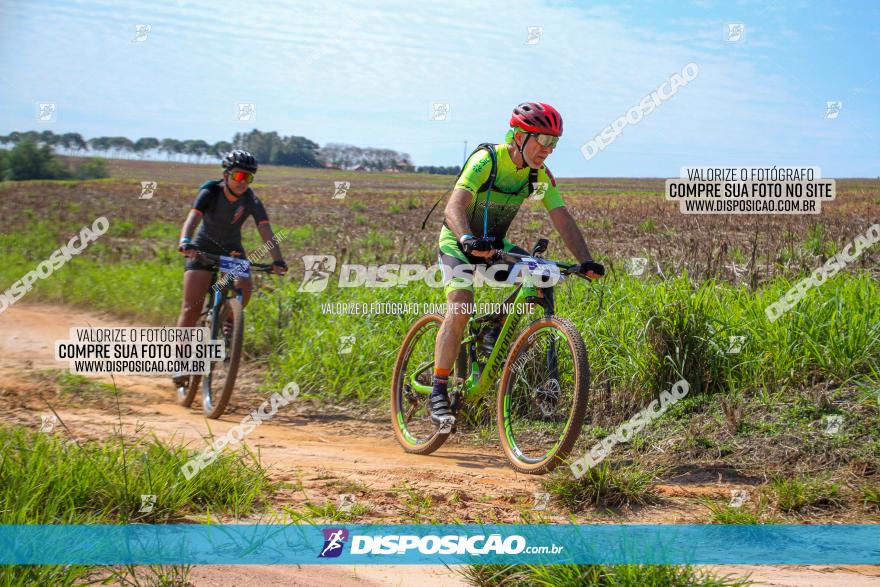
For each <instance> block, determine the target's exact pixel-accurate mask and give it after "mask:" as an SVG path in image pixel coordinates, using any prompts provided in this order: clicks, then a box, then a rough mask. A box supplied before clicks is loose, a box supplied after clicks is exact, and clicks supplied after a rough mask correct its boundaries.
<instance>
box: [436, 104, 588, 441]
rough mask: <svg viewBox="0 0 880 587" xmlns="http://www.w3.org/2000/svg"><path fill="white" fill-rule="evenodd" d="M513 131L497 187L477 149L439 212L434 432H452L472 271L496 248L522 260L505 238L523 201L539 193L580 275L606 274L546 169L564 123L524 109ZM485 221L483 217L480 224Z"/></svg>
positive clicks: (534, 108)
mask: <svg viewBox="0 0 880 587" xmlns="http://www.w3.org/2000/svg"><path fill="white" fill-rule="evenodd" d="M510 127H511V128H510V130H509V131H508V132H507V137H506V142H505V144H501V145H495V154H496V159H497V161H496V166H495V178H494V181H489V178H490V175H491V172H492V168H493V165H492V155H491V153H490V152H489V151H488V150H486V149H479V150H477V151H476V152H474V154H472V155H471V157H470V158H469V159H468V161H467V163H466V164H465V166H464V169H463V170H462V173H461V175H460V176H459V178H458V181H457V182H456V184H455V188H454V189H453V192H452V195H451V196H450V198H449V201H448V203H447V205H446V209H445V211H444V213H445V220H444V222H443V229H442V230H441V232H440V252H439V259H440V264H441V268H442V269H443V276H444V283H445V289H444V292H445V294H446V301H447V311H446V315H445V317H444V319H443V324H442V325H441V326H440V330H439V332H438V334H437V340H436V343H435V347H434V378H433V391H432V392H431V398H430V409H431V419H432V420H433V422H434V424H435V426H437V427H438V429H444V430H446V429H449V428H451V426H452V425H454V423H455V416H454V414H453V411H452V407H451V406H450V404H449V396H448V394H447V383H448V379H449V373H450V371H451V369H452V364H453V362H454V361H455V358H456V356H457V355H458V349H459V345H460V344H461V339H462V335H463V333H464V329H465V326H466V325H467V322H468V319H469V317H470V315H469V312H465V311H462V310H461V308H463V307H468V306H471V305H472V304H473V301H474V289H473V271H474V268H475V266H477V265H483V266H485V265H486V264H487V262H488V260H489V259H490V258H491V257H493V256H494V255H495V250H496V249H501V250H503V251H505V252H510V251H513V252H516V253H520V254H527V251H525V250H523V249H521V248H520V247H517V246H516V245H514V244H513V243H512V242H510V241H509V240H507V239H506V238H505V236H506V234H507V229H508V227H509V226H510V223H511V221H512V220H513V218H514V217H515V216H516V213H517V211H518V210H519V207H520V206H521V205H522V203H523V202H524V201H525V200H526V198H528V197H529V196H530V195H532V194H533V192H534V191H537V190H541V191H543V198H542V201H543V204H544V208H545V209H546V210H547V212H548V213H549V215H550V221H551V222H552V224H553V227H554V228H555V229H556V231H557V232H558V233H559V235H560V236H561V237H562V241H563V242H564V243H565V246H566V247H567V248H568V250H569V251H571V254H572V255H574V257H575V258H576V259H577V260H578V261H579V262H580V264H581V268H580V271H581V272H582V273H584V274H586V275H587V276H588V277H592V278H598V277H601V276H602V275H604V273H605V269H604V267H602V265H601V264H599V263H596V262H594V261H593V256H592V255H591V254H590V251H589V249H588V248H587V243H586V241H585V240H584V236H583V234H582V233H581V231H580V229H579V228H578V226H577V223H576V222H575V220H574V218H572V216H571V214H570V213H569V212H568V210H567V209H566V208H565V203H564V202H563V201H562V196H560V194H559V188H558V186H557V185H556V180H555V179H554V178H553V175H552V174H551V173H550V170H549V169H547V167H546V166H545V165H544V161H545V159H547V157H549V156H550V154H551V153H552V152H553V149H554V148H555V147H556V143H557V142H558V141H559V137H561V136H562V116H560V114H559V112H557V111H556V109H555V108H553V107H552V106H550V105H548V104H544V103H541V102H526V103H523V104H520V105H519V106H517V107H516V108H514V109H513V114H512V116H511V118H510ZM531 179H535V180H536V181H535V182H534V183H535V184H536V185H531V184H532V183H533V182H532V181H530V180H531ZM538 186H540V188H539V187H538ZM487 191H488V196H489V200H488V205H487V203H486V192H487ZM537 193H538V194H540V191H537ZM486 214H487V215H488V217H486V218H484V215H486ZM506 273H507V272H506V271H505V272H501V273H499V274H498V275H497V277H498V278H499V279H501V280H503V279H504V278H505V274H506Z"/></svg>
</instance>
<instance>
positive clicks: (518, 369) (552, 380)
mask: <svg viewBox="0 0 880 587" xmlns="http://www.w3.org/2000/svg"><path fill="white" fill-rule="evenodd" d="M508 361H510V365H511V368H510V371H511V373H510V378H509V383H508V385H507V389H506V393H505V395H504V403H503V409H504V425H505V427H504V434H505V437H506V439H507V443H508V444H509V446H510V450H511V452H512V453H513V455H514V456H515V457H516V458H517V459H518V460H520V461H522V462H524V463H528V464H535V463H540V462H542V461H545V460H546V459H547V458H549V457H552V456H553V455H554V454H555V452H556V450H557V449H558V447H559V445H560V443H561V442H562V439H563V437H564V436H565V434H566V432H567V430H568V428H569V426H570V425H571V419H572V415H573V408H574V398H575V393H576V389H577V387H576V383H577V382H576V378H575V375H576V373H575V365H576V361H575V356H574V353H573V352H572V350H571V347H570V345H569V344H568V339H567V338H566V336H565V334H564V333H563V332H562V331H560V330H559V329H558V328H555V327H553V326H545V327H542V328H540V329H538V330H536V331H535V332H534V333H532V334H531V335H530V336H529V337H528V339H527V342H526V343H525V344H523V345H522V346H521V347H520V348H519V349H518V351H517V353H516V356H511V357H509V358H508Z"/></svg>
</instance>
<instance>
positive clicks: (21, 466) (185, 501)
mask: <svg viewBox="0 0 880 587" xmlns="http://www.w3.org/2000/svg"><path fill="white" fill-rule="evenodd" d="M59 428H60V426H59ZM0 447H2V450H0V524H119V523H169V522H178V521H181V520H185V519H187V518H189V517H192V516H197V515H201V514H205V513H208V514H225V515H231V516H235V517H242V516H248V515H250V514H252V513H254V512H256V511H259V510H261V509H262V508H263V507H265V504H266V503H267V501H268V496H269V495H270V493H271V492H272V491H274V490H275V489H276V487H277V484H276V483H274V482H271V481H269V479H268V477H267V476H266V472H265V471H264V470H263V469H262V467H261V466H260V465H259V462H258V461H257V459H256V457H255V456H254V455H253V454H250V453H247V452H244V451H241V452H238V453H234V452H228V451H227V452H225V453H223V454H221V455H220V456H218V458H217V460H216V461H214V463H212V464H211V465H210V466H209V467H207V468H205V469H204V470H202V471H201V472H200V473H199V474H198V475H195V476H194V477H192V478H191V479H189V480H187V479H186V478H185V477H183V475H182V474H181V471H180V468H181V466H182V465H183V464H184V463H185V462H186V461H187V460H188V459H189V458H190V457H191V456H192V455H193V454H194V453H193V451H192V450H191V449H188V448H187V447H183V446H179V445H170V444H166V443H164V442H161V441H160V440H158V439H156V438H152V439H145V438H140V439H136V440H132V439H126V440H125V442H124V444H123V441H122V440H121V439H118V438H117V439H115V440H112V439H111V440H108V441H107V442H83V443H79V444H77V443H72V442H66V441H65V440H64V439H63V438H62V437H61V436H59V435H50V434H45V433H40V432H34V431H32V430H29V429H27V428H24V427H20V426H12V427H10V426H3V427H0ZM195 448H198V447H195ZM142 495H155V496H156V502H155V505H154V507H153V510H152V511H151V512H141V511H139V510H141V509H143V508H142V507H141V506H142V499H141V496H142ZM93 571H94V569H92V568H90V567H86V566H74V567H61V566H51V565H50V566H41V567H35V566H27V567H25V566H3V567H2V568H0V585H36V584H39V585H70V584H73V583H75V582H77V581H79V580H80V579H82V578H83V577H86V576H88V575H89V574H90V573H92V572H93Z"/></svg>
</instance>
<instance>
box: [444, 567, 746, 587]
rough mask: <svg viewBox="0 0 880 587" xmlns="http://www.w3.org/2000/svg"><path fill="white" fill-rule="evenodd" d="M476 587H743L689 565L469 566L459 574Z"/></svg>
mask: <svg viewBox="0 0 880 587" xmlns="http://www.w3.org/2000/svg"><path fill="white" fill-rule="evenodd" d="M458 573H459V575H461V577H462V579H463V580H464V582H465V583H466V584H467V585H472V586H473V587H743V586H745V585H750V584H752V581H749V580H748V579H747V578H736V577H732V576H729V575H728V576H723V577H719V576H718V575H715V574H713V573H710V572H708V571H704V570H701V569H697V568H695V567H692V566H686V565H469V566H466V567H463V568H462V569H461V570H459V571H458Z"/></svg>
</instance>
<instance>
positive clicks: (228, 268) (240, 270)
mask: <svg viewBox="0 0 880 587" xmlns="http://www.w3.org/2000/svg"><path fill="white" fill-rule="evenodd" d="M220 272H221V273H228V274H230V275H232V276H233V277H242V278H249V277H250V276H251V263H250V261H248V260H247V259H238V258H236V257H223V256H221V257H220Z"/></svg>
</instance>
